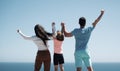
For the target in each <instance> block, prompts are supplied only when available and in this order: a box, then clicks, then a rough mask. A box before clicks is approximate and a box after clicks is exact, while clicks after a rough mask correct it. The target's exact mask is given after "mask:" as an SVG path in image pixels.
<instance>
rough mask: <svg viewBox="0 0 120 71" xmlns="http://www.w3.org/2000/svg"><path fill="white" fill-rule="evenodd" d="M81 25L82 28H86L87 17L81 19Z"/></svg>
mask: <svg viewBox="0 0 120 71" xmlns="http://www.w3.org/2000/svg"><path fill="white" fill-rule="evenodd" d="M79 24H80V26H81V27H84V26H85V24H86V19H85V17H81V18H79Z"/></svg>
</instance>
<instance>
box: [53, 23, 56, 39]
mask: <svg viewBox="0 0 120 71" xmlns="http://www.w3.org/2000/svg"><path fill="white" fill-rule="evenodd" d="M55 31H56V28H55V22H53V23H52V33H53V37H55Z"/></svg>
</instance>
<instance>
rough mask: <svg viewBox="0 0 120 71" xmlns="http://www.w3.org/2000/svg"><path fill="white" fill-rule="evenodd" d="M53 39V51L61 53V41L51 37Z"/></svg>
mask: <svg viewBox="0 0 120 71" xmlns="http://www.w3.org/2000/svg"><path fill="white" fill-rule="evenodd" d="M53 41H54V53H57V54H62V53H63V50H62V42H63V41H59V40H57V39H55V38H54V39H53Z"/></svg>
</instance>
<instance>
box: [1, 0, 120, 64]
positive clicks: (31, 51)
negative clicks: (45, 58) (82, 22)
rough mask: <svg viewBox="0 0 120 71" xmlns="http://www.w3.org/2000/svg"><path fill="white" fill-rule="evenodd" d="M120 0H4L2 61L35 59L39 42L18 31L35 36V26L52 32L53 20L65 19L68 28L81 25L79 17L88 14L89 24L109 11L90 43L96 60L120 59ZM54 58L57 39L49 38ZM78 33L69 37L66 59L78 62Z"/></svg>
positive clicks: (58, 24) (62, 20)
mask: <svg viewBox="0 0 120 71" xmlns="http://www.w3.org/2000/svg"><path fill="white" fill-rule="evenodd" d="M119 3H120V1H119V0H111V1H108V0H0V62H34V60H35V57H36V52H37V50H38V49H37V46H36V45H35V44H34V43H33V42H32V41H30V40H24V39H23V38H22V37H21V36H20V35H19V34H18V33H17V32H16V30H17V29H20V30H21V31H22V32H23V33H24V34H25V35H28V36H32V35H35V33H34V26H35V25H36V24H40V25H42V26H43V27H44V28H45V30H47V31H48V32H52V31H51V23H52V22H55V23H56V29H57V30H60V29H61V26H60V23H61V22H64V23H65V26H66V29H67V31H68V32H71V31H72V30H73V29H74V28H79V24H78V19H79V18H80V17H82V16H84V17H85V18H86V20H87V24H86V27H89V26H91V24H92V22H93V21H94V20H95V19H96V18H97V17H98V16H99V15H100V13H101V12H100V11H101V9H104V10H105V13H104V15H103V17H102V19H101V20H100V22H99V23H98V24H97V26H96V28H95V29H94V31H93V32H92V35H91V38H90V40H89V43H88V46H89V51H90V55H91V60H92V62H120V37H119V36H120V32H119V30H120V20H119V19H120V9H119ZM49 50H50V53H51V58H52V59H53V41H52V40H50V41H49ZM74 50H75V40H74V37H71V38H67V37H66V38H65V41H64V42H63V54H64V59H65V62H74Z"/></svg>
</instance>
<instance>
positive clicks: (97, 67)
mask: <svg viewBox="0 0 120 71" xmlns="http://www.w3.org/2000/svg"><path fill="white" fill-rule="evenodd" d="M93 69H94V71H120V63H93ZM0 71H34V63H19V62H14V63H13V62H0ZM40 71H44V70H43V66H42V68H41V70H40ZM51 71H54V66H53V64H51ZM59 71H60V70H59ZM64 71H76V69H75V64H74V63H65V64H64ZM82 71H87V69H86V67H85V66H84V65H83V68H82Z"/></svg>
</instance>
